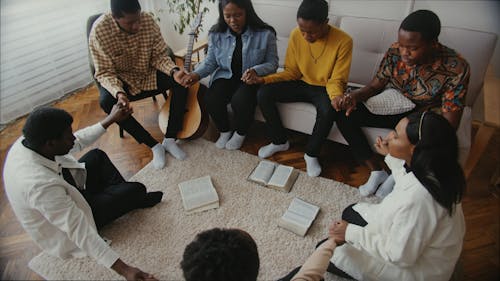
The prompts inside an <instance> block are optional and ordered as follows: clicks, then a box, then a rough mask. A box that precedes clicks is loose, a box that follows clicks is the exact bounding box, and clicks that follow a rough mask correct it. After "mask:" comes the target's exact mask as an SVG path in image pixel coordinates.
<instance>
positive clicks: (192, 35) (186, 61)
mask: <svg viewBox="0 0 500 281" xmlns="http://www.w3.org/2000/svg"><path fill="white" fill-rule="evenodd" d="M195 37H196V33H194V32H191V33H189V41H188V46H187V49H186V56H185V57H184V69H186V70H187V71H191V57H192V55H193V45H194V38H195Z"/></svg>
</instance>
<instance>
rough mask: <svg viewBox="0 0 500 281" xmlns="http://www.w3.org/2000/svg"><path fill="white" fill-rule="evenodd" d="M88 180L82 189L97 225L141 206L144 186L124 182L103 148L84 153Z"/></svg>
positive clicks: (80, 160)
mask: <svg viewBox="0 0 500 281" xmlns="http://www.w3.org/2000/svg"><path fill="white" fill-rule="evenodd" d="M78 161H79V162H82V163H85V168H86V170H87V181H86V188H85V190H81V193H82V195H83V197H84V198H85V200H87V202H88V203H89V205H90V208H91V209H92V214H93V216H94V221H95V223H96V226H97V228H98V229H100V228H101V227H102V226H104V225H106V224H108V223H110V222H111V221H113V220H115V219H117V218H119V217H120V216H122V215H124V214H126V213H127V212H129V211H131V210H134V209H137V208H142V207H144V203H145V201H146V187H145V186H144V185H143V184H142V183H139V182H127V181H125V179H124V178H123V177H122V175H121V174H120V172H119V171H118V170H117V169H116V167H115V166H114V165H113V163H112V162H111V160H110V159H109V158H108V155H106V153H105V152H104V151H102V150H99V149H93V150H90V151H89V152H87V153H86V154H85V155H83V156H82V157H81V158H80V159H79V160H78Z"/></svg>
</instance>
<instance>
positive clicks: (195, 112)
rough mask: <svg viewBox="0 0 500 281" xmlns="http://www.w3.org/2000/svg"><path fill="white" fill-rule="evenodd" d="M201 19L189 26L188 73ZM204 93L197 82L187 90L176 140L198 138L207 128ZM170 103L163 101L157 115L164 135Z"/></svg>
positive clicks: (200, 16) (197, 17)
mask: <svg viewBox="0 0 500 281" xmlns="http://www.w3.org/2000/svg"><path fill="white" fill-rule="evenodd" d="M201 18H202V13H199V14H198V15H197V16H196V18H195V20H194V22H193V24H192V25H191V31H190V32H189V40H188V46H187V50H186V56H185V57H184V69H186V71H188V72H189V71H191V67H192V65H191V57H192V55H193V45H194V41H195V38H196V36H197V35H198V29H199V27H200V26H201ZM205 91H206V87H205V86H203V85H201V84H200V83H199V82H198V83H196V84H193V85H192V86H191V87H189V88H188V91H187V95H188V97H187V102H186V111H185V113H184V121H183V124H182V129H181V130H180V131H179V132H178V133H177V138H178V139H196V138H199V137H201V136H202V135H203V134H204V133H205V131H206V129H207V128H208V121H209V117H208V113H207V111H206V110H205V106H204V101H203V98H204V96H205ZM172 94H173V93H172V91H170V95H172ZM170 101H171V99H167V100H166V101H165V104H164V105H163V107H162V109H161V111H160V114H159V115H158V123H159V126H160V129H161V130H162V132H163V133H164V134H165V131H166V129H167V125H168V119H169V111H170Z"/></svg>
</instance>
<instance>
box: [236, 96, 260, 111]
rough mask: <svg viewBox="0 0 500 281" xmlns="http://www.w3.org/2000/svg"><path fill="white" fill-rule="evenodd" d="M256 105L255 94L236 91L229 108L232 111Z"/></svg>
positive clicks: (246, 109)
mask: <svg viewBox="0 0 500 281" xmlns="http://www.w3.org/2000/svg"><path fill="white" fill-rule="evenodd" d="M256 105H257V99H256V97H255V94H252V93H249V92H237V93H236V94H235V95H234V96H233V98H232V99H231V108H232V109H233V111H234V112H242V111H248V110H253V109H255V106H256Z"/></svg>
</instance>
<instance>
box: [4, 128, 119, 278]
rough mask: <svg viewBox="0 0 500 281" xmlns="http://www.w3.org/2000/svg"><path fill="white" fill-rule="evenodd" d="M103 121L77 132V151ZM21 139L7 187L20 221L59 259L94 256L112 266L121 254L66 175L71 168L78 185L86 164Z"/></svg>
mask: <svg viewBox="0 0 500 281" xmlns="http://www.w3.org/2000/svg"><path fill="white" fill-rule="evenodd" d="M104 132H106V130H105V129H104V128H103V127H102V125H101V124H100V123H98V124H95V125H93V126H91V127H87V128H85V129H82V130H80V131H78V132H76V133H75V136H76V140H75V146H74V147H73V149H72V152H73V151H78V150H81V149H82V148H83V147H85V146H86V145H89V144H91V143H93V142H94V141H95V140H97V139H98V138H99V137H100V136H101V135H102V134H103V133H104ZM22 140H23V137H21V138H19V139H18V140H17V141H16V142H15V143H14V145H12V148H11V149H10V150H9V153H8V154H7V157H6V160H5V167H4V174H3V178H4V182H5V191H6V193H7V197H8V198H9V201H10V205H11V207H12V209H13V210H14V213H15V214H16V216H17V218H18V220H19V222H20V223H21V225H22V226H23V228H24V229H25V230H26V232H27V233H28V234H29V235H30V236H31V238H32V239H33V240H34V241H35V243H36V244H38V246H40V248H42V249H43V250H44V251H45V252H47V253H48V254H50V255H52V256H56V257H59V258H63V259H65V258H71V257H83V256H87V255H88V256H91V257H92V258H94V259H96V260H97V261H98V262H99V263H100V264H102V265H104V266H106V267H108V268H109V267H111V266H112V265H113V263H115V261H116V260H117V259H118V258H119V256H118V254H117V253H116V252H115V251H113V250H112V249H111V248H110V247H109V245H108V244H107V243H106V242H105V241H104V240H103V239H102V238H101V237H100V236H99V234H98V233H97V230H96V226H95V222H94V218H93V216H92V210H91V209H90V206H89V204H88V203H87V201H86V200H85V198H84V197H83V196H82V195H81V193H80V192H79V191H78V190H77V189H76V188H75V187H74V186H72V185H70V184H69V183H67V182H66V181H65V180H64V178H63V176H62V175H61V171H62V168H63V167H64V168H69V169H70V171H71V173H72V174H73V176H74V179H75V181H76V183H77V185H78V186H79V187H83V185H84V183H85V177H86V171H85V166H84V164H82V163H78V162H77V161H76V159H75V158H74V157H73V156H71V155H69V154H67V155H64V156H58V157H56V159H55V161H52V160H49V159H47V158H45V157H43V156H42V155H40V154H38V153H36V152H35V151H33V150H31V149H29V148H26V147H25V146H24V145H23V144H22V143H21V141H22Z"/></svg>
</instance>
